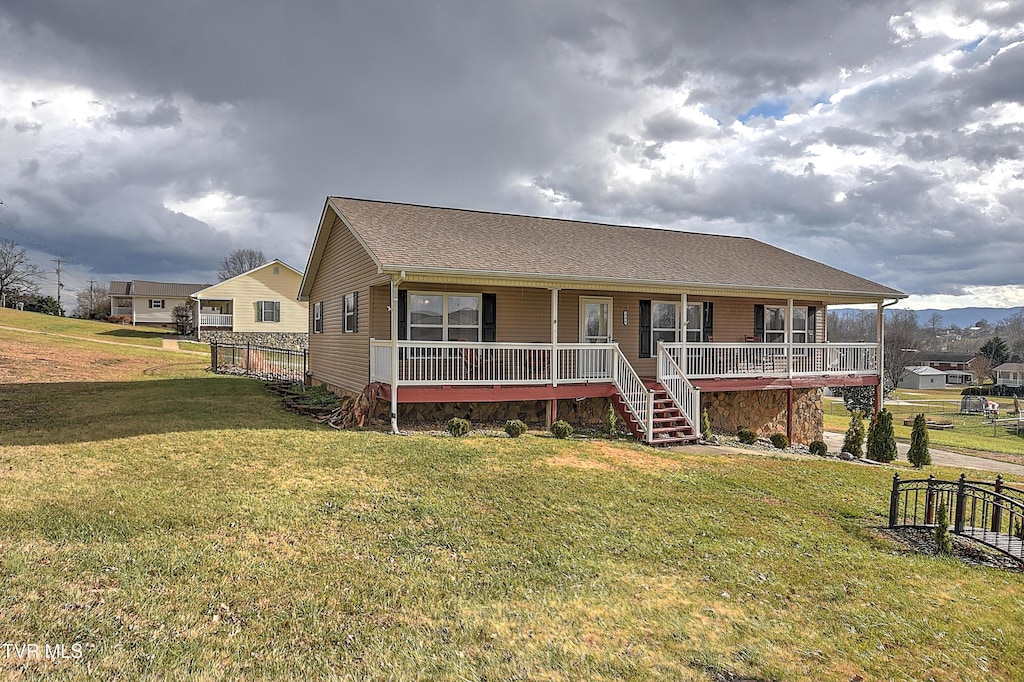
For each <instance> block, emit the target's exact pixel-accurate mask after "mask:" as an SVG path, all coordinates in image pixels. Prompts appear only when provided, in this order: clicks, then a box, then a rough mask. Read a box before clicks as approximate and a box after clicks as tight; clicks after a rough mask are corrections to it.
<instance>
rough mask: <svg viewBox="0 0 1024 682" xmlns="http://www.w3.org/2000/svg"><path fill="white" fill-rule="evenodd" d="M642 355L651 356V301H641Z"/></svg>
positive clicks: (644, 356) (643, 356)
mask: <svg viewBox="0 0 1024 682" xmlns="http://www.w3.org/2000/svg"><path fill="white" fill-rule="evenodd" d="M640 357H642V358H649V357H651V302H650V301H640Z"/></svg>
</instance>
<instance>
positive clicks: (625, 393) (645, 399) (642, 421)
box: [612, 343, 654, 443]
mask: <svg viewBox="0 0 1024 682" xmlns="http://www.w3.org/2000/svg"><path fill="white" fill-rule="evenodd" d="M612 348H614V360H613V362H614V364H615V371H614V372H612V381H613V382H614V384H615V388H616V389H617V390H618V391H619V395H621V396H622V402H623V403H625V405H626V409H628V410H629V411H630V412H631V413H632V414H633V418H634V419H636V423H637V424H639V425H640V428H642V429H643V431H644V441H646V442H647V443H650V442H651V441H652V440H653V439H654V422H653V419H654V410H653V403H654V391H652V390H651V389H649V388H647V386H646V385H644V382H643V379H641V378H640V375H639V374H637V373H636V370H635V369H633V365H631V364H630V362H629V359H628V358H627V357H626V356H625V355H624V354H623V353H622V350H621V349H620V348H619V344H618V343H614V344H612Z"/></svg>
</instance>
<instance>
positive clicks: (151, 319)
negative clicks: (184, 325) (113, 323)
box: [108, 279, 210, 327]
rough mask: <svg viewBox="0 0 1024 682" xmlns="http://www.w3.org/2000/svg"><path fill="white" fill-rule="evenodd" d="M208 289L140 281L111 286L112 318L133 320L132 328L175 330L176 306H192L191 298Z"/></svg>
mask: <svg viewBox="0 0 1024 682" xmlns="http://www.w3.org/2000/svg"><path fill="white" fill-rule="evenodd" d="M208 286H210V285H209V284H181V283H176V282H150V281H147V280H141V279H133V280H132V281H130V282H118V281H115V282H111V283H110V288H109V289H108V292H109V294H110V314H111V315H124V316H130V317H131V319H132V325H148V326H154V327H173V326H174V308H175V306H178V305H191V303H192V301H191V299H190V298H189V297H190V296H191V295H192V294H193V293H195V292H197V291H199V290H200V289H204V288H206V287H208Z"/></svg>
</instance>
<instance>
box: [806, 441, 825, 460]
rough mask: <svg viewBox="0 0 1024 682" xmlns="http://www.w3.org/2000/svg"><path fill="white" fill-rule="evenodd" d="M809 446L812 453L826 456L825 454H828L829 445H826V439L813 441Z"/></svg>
mask: <svg viewBox="0 0 1024 682" xmlns="http://www.w3.org/2000/svg"><path fill="white" fill-rule="evenodd" d="M809 448H810V451H811V454H812V455H818V456H819V457H824V456H825V455H827V454H828V446H827V445H825V441H823V440H816V441H812V442H811V444H810V446H809Z"/></svg>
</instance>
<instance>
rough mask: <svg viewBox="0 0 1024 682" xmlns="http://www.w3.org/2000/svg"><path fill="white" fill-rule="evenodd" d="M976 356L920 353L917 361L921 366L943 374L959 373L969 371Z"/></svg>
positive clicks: (968, 354) (950, 353)
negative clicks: (940, 371) (955, 371)
mask: <svg viewBox="0 0 1024 682" xmlns="http://www.w3.org/2000/svg"><path fill="white" fill-rule="evenodd" d="M976 357H977V356H976V355H974V354H973V353H953V352H949V351H927V350H926V351H921V352H920V354H918V356H917V358H916V359H917V361H918V363H919V364H921V365H926V366H928V367H934V368H935V369H941V370H942V371H943V372H945V371H948V370H957V371H959V372H967V373H968V374H969V373H970V371H971V365H972V364H973V363H974V360H975V358H976Z"/></svg>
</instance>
